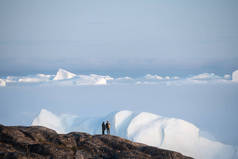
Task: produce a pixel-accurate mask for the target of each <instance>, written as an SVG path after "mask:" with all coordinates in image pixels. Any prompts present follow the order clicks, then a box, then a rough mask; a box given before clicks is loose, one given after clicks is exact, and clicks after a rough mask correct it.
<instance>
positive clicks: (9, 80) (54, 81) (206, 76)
mask: <svg viewBox="0 0 238 159" xmlns="http://www.w3.org/2000/svg"><path fill="white" fill-rule="evenodd" d="M237 81H238V70H236V71H234V72H233V73H232V78H231V75H229V74H225V75H224V76H218V75H216V74H215V73H201V74H198V75H193V76H188V77H183V78H182V77H178V76H169V75H168V76H160V75H157V74H154V75H152V74H147V75H145V76H144V77H137V78H132V77H118V78H114V77H111V76H108V75H96V74H89V75H82V74H79V75H77V74H74V73H71V72H69V71H67V70H64V69H61V68H60V69H59V70H58V71H57V73H56V75H46V74H36V75H28V76H7V77H5V78H4V77H2V78H0V86H2V87H5V86H11V85H24V84H41V85H62V86H69V85H70V86H77V85H107V84H165V85H184V84H206V83H231V82H237Z"/></svg>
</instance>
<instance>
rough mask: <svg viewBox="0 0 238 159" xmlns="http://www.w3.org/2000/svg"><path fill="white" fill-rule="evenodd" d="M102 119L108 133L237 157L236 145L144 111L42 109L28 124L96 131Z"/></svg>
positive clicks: (212, 156)
mask: <svg viewBox="0 0 238 159" xmlns="http://www.w3.org/2000/svg"><path fill="white" fill-rule="evenodd" d="M106 120H108V121H110V123H111V134H113V135H117V136H120V137H123V138H127V139H129V140H132V141H135V142H140V143H144V144H147V145H151V146H156V147H159V148H163V149H169V150H173V151H177V152H181V153H183V154H184V155H188V156H192V157H194V158H202V159H224V158H226V159H235V158H238V148H237V147H234V146H231V145H225V144H223V143H220V142H218V141H212V140H209V139H208V138H205V137H203V136H201V135H200V130H199V128H198V127H196V126H195V125H193V124H192V123H189V122H187V121H184V120H181V119H177V118H167V117H162V116H159V115H156V114H152V113H147V112H141V113H135V112H132V111H128V110H124V111H118V112H112V113H110V114H108V115H106V116H104V117H94V118H92V117H91V118H81V117H80V116H72V115H60V116H57V115H55V114H53V113H51V112H49V111H47V110H45V109H43V110H41V112H40V114H39V115H38V116H37V117H36V118H35V119H34V120H33V122H32V125H40V126H46V127H48V128H51V129H54V130H55V131H57V132H58V133H68V132H71V131H80V132H87V133H91V134H100V133H101V123H102V122H103V121H106ZM65 121H70V122H67V123H66V122H65Z"/></svg>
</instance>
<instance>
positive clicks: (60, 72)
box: [53, 68, 76, 80]
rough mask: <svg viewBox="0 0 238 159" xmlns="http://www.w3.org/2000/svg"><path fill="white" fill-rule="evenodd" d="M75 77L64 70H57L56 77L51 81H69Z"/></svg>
mask: <svg viewBox="0 0 238 159" xmlns="http://www.w3.org/2000/svg"><path fill="white" fill-rule="evenodd" d="M75 76H76V74H74V73H71V72H69V71H66V70H64V69H62V68H60V69H59V70H58V72H57V73H56V76H55V78H54V79H53V80H64V79H71V78H74V77H75Z"/></svg>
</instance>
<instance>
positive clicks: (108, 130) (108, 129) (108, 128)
mask: <svg viewBox="0 0 238 159" xmlns="http://www.w3.org/2000/svg"><path fill="white" fill-rule="evenodd" d="M110 128H111V124H110V123H109V121H107V123H106V129H107V134H108V135H110Z"/></svg>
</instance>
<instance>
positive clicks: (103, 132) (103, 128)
mask: <svg viewBox="0 0 238 159" xmlns="http://www.w3.org/2000/svg"><path fill="white" fill-rule="evenodd" d="M105 129H106V125H105V123H104V122H103V123H102V134H103V135H104V134H105Z"/></svg>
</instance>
